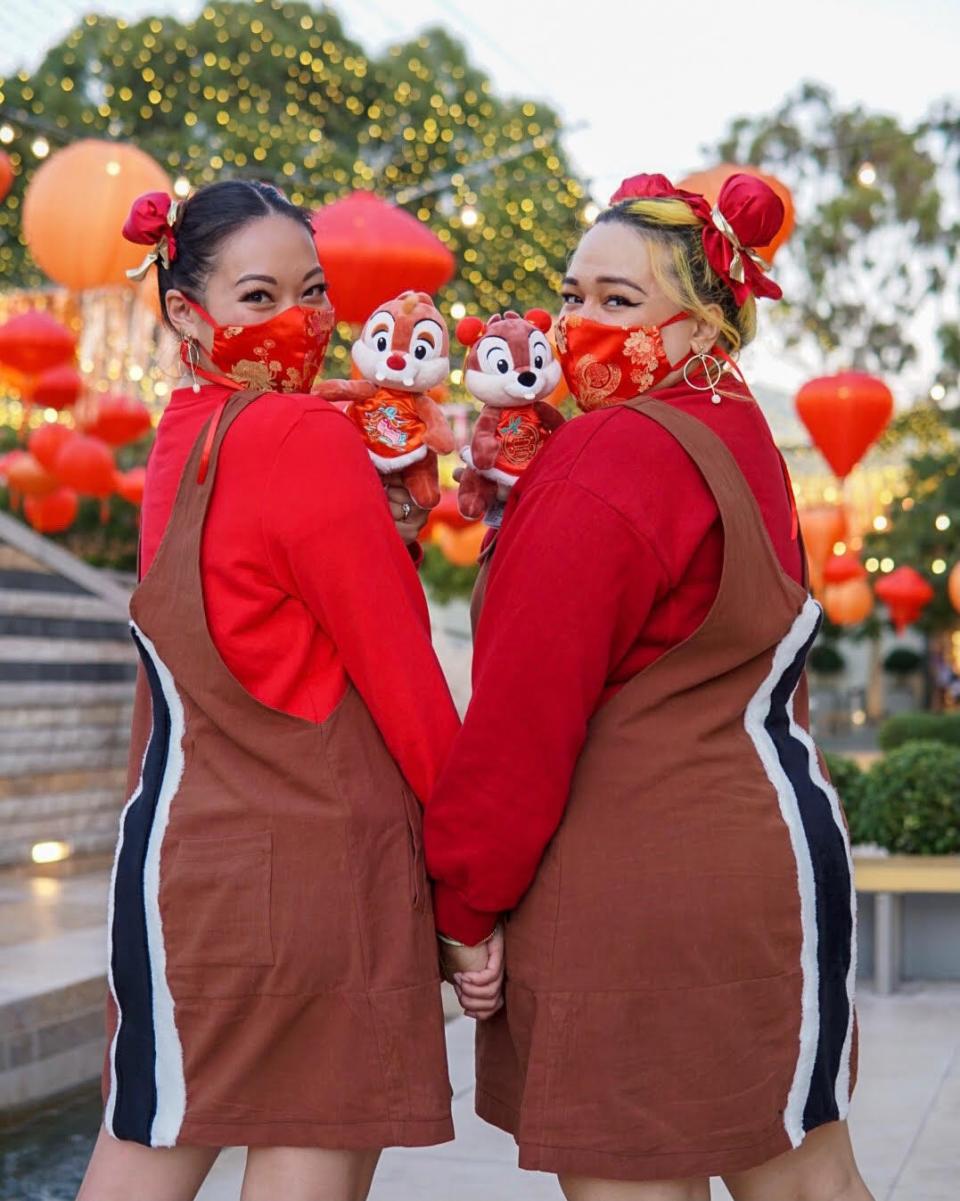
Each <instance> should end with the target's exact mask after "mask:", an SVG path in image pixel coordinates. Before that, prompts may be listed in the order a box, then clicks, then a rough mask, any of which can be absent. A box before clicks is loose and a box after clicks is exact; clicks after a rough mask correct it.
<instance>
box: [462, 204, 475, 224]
mask: <svg viewBox="0 0 960 1201" xmlns="http://www.w3.org/2000/svg"><path fill="white" fill-rule="evenodd" d="M479 220H480V214H479V213H478V212H477V210H476V209H475V208H473V207H472V206H471V205H467V207H466V208H462V209H461V210H460V221H461V224H463V225H465V226H466V227H467V229H470V228H471V227H472V226H474V225H476V223H477V222H478V221H479Z"/></svg>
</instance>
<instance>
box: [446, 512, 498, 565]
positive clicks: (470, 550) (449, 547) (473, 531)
mask: <svg viewBox="0 0 960 1201" xmlns="http://www.w3.org/2000/svg"><path fill="white" fill-rule="evenodd" d="M486 534H487V527H486V526H485V525H484V524H483V523H482V522H480V521H474V522H472V523H471V524H470V525H469V526H467V528H466V529H462V530H455V529H453V527H452V526H449V525H439V526H437V532H436V535H435V537H434V541H435V542H436V544H437V545H438V546H439V547H440V550H441V551H442V552H443V555H444V557H445V558H446V559H447V560H448V561H449V562H451V563H453V564H455V565H456V566H457V567H469V566H471V565H472V564H474V563H476V561H477V556H478V555H479V554H480V547H481V546H482V545H483V540H484V538H485V537H486Z"/></svg>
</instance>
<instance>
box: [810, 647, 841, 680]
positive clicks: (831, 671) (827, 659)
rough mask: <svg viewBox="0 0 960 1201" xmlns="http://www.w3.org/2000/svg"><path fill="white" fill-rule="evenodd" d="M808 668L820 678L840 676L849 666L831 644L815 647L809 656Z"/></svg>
mask: <svg viewBox="0 0 960 1201" xmlns="http://www.w3.org/2000/svg"><path fill="white" fill-rule="evenodd" d="M807 666H808V667H809V668H810V670H811V671H812V672H814V673H815V674H816V675H818V676H838V675H839V674H840V673H841V672H842V671H843V669H844V668H845V667H846V666H847V661H846V659H844V657H843V655H841V654H840V652H839V651H838V650H837V648H836V647H835V646H831V645H830V644H829V642H826V643H823V644H822V645H820V646H815V647H814V648H813V650H812V651H811V652H810V654H809V655H808V656H807Z"/></svg>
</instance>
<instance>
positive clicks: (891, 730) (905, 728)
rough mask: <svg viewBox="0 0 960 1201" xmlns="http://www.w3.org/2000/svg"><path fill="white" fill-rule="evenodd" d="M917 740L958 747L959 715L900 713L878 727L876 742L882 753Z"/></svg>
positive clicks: (959, 735)
mask: <svg viewBox="0 0 960 1201" xmlns="http://www.w3.org/2000/svg"><path fill="white" fill-rule="evenodd" d="M917 740H923V741H924V742H945V743H947V744H948V745H950V746H960V714H957V713H900V714H898V715H897V716H896V717H891V718H890V719H889V720H888V721H885V722H884V723H883V725H882V726H881V727H880V733H879V736H878V741H879V743H880V749H881V750H883V751H893V750H896V749H897V747H899V746H903V745H904V743H907V742H916V741H917Z"/></svg>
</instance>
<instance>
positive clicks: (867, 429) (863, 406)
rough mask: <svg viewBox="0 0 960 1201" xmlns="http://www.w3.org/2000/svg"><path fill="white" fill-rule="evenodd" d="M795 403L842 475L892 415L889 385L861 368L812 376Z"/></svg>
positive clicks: (835, 470) (832, 464)
mask: <svg viewBox="0 0 960 1201" xmlns="http://www.w3.org/2000/svg"><path fill="white" fill-rule="evenodd" d="M796 405H797V412H798V413H799V414H800V419H801V421H802V422H803V424H804V425H805V426H806V427H807V429H808V430H809V431H810V436H811V438H812V439H813V443H814V445H815V446H816V448H817V449H818V450H819V451H820V453H821V454H822V455H823V457H824V458H825V459H826V460H827V462H828V463H829V464H830V467H831V468H832V469H833V472H834V474H836V475H838V476H839V477H840V478H841V479H843V478H844V477H845V476H848V475H849V474H850V472H851V471H852V470H853V469H854V467H856V465H857V464H858V463H859V462H860V460H861V459H862V458H863V456H864V455H865V454H866V453H867V451H868V450H869V448H870V447H871V446H872V445H873V443H874V442H876V440H877V438H879V437H880V435H881V434H882V433H883V431H884V429H886V427H887V424H888V423H889V421H890V418H891V417H892V416H893V394H892V393H891V391H890V389H889V388H888V387H887V385H886V384H885V383H884V382H883V380H881V379H877V378H876V377H875V376H872V375H866V374H865V373H864V372H862V371H841V372H840V373H839V375H826V376H822V377H820V378H819V379H812V380H810V381H809V383H806V384H804V385H803V387H802V388H801V389H800V391H799V392H798V393H797V400H796Z"/></svg>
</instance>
